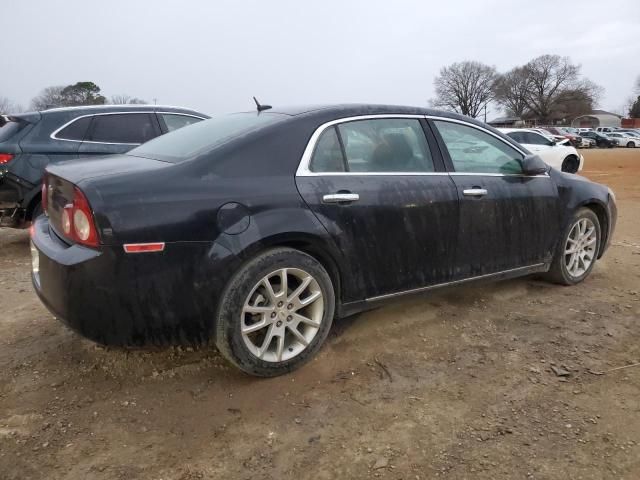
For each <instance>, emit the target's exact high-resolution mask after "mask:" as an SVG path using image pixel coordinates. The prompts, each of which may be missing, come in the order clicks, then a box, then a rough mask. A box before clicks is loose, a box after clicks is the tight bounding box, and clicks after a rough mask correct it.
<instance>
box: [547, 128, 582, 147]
mask: <svg viewBox="0 0 640 480" xmlns="http://www.w3.org/2000/svg"><path fill="white" fill-rule="evenodd" d="M543 128H544V130H546V131H547V132H549V133H550V134H552V135H556V136H559V137H563V138H566V139H568V140H569V142H570V143H571V145H572V146H573V147H576V148H578V147H581V146H582V137H580V136H579V135H576V134H573V133H571V132H567V131H566V130H563V129H562V128H560V127H543Z"/></svg>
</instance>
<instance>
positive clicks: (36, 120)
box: [0, 105, 209, 227]
mask: <svg viewBox="0 0 640 480" xmlns="http://www.w3.org/2000/svg"><path fill="white" fill-rule="evenodd" d="M205 118H209V117H208V115H205V114H203V113H199V112H196V111H194V110H189V109H185V108H179V107H163V106H158V105H100V106H92V107H69V108H55V109H51V110H45V111H42V112H31V113H23V114H19V115H10V116H6V115H5V116H2V117H0V225H1V226H11V227H20V226H22V225H24V224H25V223H26V222H29V221H31V220H32V219H33V218H35V217H36V216H37V215H38V214H40V213H41V212H42V209H41V201H40V186H41V184H42V174H43V172H44V168H45V167H46V166H47V165H48V164H49V163H57V162H61V161H65V160H70V159H77V158H79V157H97V156H103V155H109V154H118V153H125V152H127V151H128V150H131V149H132V148H134V147H135V146H137V145H139V144H141V143H144V142H146V141H147V140H150V139H152V138H154V137H157V136H158V135H162V134H163V133H166V132H168V131H171V130H175V129H177V128H180V127H183V126H185V125H189V124H191V123H194V122H199V121H201V120H203V119H205Z"/></svg>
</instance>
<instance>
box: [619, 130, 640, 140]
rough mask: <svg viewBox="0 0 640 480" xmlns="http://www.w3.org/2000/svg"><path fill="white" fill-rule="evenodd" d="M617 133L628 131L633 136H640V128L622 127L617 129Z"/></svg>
mask: <svg viewBox="0 0 640 480" xmlns="http://www.w3.org/2000/svg"><path fill="white" fill-rule="evenodd" d="M616 133H626V134H627V135H631V136H632V137H636V138H640V130H637V129H632V128H629V129H627V128H620V129H618V130H616Z"/></svg>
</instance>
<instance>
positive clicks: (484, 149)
mask: <svg viewBox="0 0 640 480" xmlns="http://www.w3.org/2000/svg"><path fill="white" fill-rule="evenodd" d="M430 124H431V125H432V126H433V130H434V134H435V135H436V137H437V139H438V142H439V145H440V146H441V150H442V152H443V156H444V159H445V163H446V165H447V167H448V168H449V169H450V170H451V177H452V178H453V180H454V182H455V184H456V187H457V189H458V195H459V198H460V228H459V230H458V237H457V244H458V262H457V263H458V264H459V265H460V268H462V274H463V276H464V277H465V278H469V277H477V276H481V275H487V274H494V273H497V272H502V271H506V270H510V269H517V268H525V267H530V266H534V265H538V264H541V263H546V262H548V261H550V259H551V256H552V253H553V248H554V245H555V241H556V238H557V235H558V232H559V224H560V223H559V222H560V210H559V203H558V192H557V188H556V185H555V183H554V182H553V181H552V180H551V178H550V177H549V176H548V175H547V174H543V175H535V176H527V175H524V174H523V173H522V167H521V160H522V159H523V158H524V152H523V151H520V150H518V149H517V148H515V147H514V146H513V145H512V144H510V143H508V142H507V141H505V140H503V139H502V138H501V137H500V136H498V135H495V134H494V133H493V132H491V131H489V130H485V129H483V128H481V127H478V126H476V125H473V124H467V123H465V122H461V121H454V120H450V119H435V118H434V119H431V120H430Z"/></svg>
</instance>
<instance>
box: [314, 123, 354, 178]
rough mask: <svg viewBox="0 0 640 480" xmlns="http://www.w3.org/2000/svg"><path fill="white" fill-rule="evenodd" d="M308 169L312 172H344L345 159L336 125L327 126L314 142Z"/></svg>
mask: <svg viewBox="0 0 640 480" xmlns="http://www.w3.org/2000/svg"><path fill="white" fill-rule="evenodd" d="M310 170H311V171H312V172H344V171H345V161H344V155H342V148H341V147H340V140H339V139H338V133H337V132H336V127H330V128H327V129H326V130H325V131H324V132H322V135H320V138H319V139H318V142H317V143H316V146H315V150H314V152H313V157H312V159H311V165H310Z"/></svg>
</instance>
